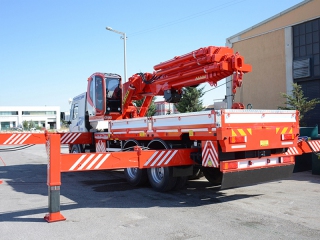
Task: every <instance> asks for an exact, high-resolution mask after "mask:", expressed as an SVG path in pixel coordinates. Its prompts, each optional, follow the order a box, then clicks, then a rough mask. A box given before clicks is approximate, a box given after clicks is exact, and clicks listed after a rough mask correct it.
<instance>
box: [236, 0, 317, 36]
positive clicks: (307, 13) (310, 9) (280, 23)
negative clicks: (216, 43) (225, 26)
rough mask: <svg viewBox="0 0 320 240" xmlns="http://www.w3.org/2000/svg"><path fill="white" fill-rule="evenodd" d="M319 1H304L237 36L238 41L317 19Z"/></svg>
mask: <svg viewBox="0 0 320 240" xmlns="http://www.w3.org/2000/svg"><path fill="white" fill-rule="evenodd" d="M319 9H320V1H319V0H306V1H303V2H301V3H299V4H297V5H295V6H292V7H291V8H289V9H287V10H285V11H283V12H281V13H279V14H277V15H275V16H273V17H271V18H269V19H266V20H265V21H263V22H262V23H259V24H257V25H255V26H252V27H251V28H249V29H247V30H244V31H243V33H242V34H237V36H238V37H240V39H245V38H248V37H254V36H257V35H260V34H263V33H267V32H269V31H274V30H275V29H279V28H284V27H287V26H291V25H295V24H299V23H301V22H305V21H307V20H311V19H314V18H318V17H319V11H320V10H319Z"/></svg>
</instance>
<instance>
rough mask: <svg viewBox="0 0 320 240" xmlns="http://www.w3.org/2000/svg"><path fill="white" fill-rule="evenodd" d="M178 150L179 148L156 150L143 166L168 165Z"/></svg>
mask: <svg viewBox="0 0 320 240" xmlns="http://www.w3.org/2000/svg"><path fill="white" fill-rule="evenodd" d="M177 152H178V150H169V151H155V152H154V153H153V154H152V156H151V157H150V158H149V159H148V161H147V162H146V163H145V164H144V165H143V166H144V167H159V166H166V165H168V164H169V163H170V161H171V160H172V158H173V157H174V156H175V155H176V154H177Z"/></svg>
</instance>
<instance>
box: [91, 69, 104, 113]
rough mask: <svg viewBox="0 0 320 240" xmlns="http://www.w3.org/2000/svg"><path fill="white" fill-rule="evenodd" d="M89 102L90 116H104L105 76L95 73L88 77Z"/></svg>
mask: <svg viewBox="0 0 320 240" xmlns="http://www.w3.org/2000/svg"><path fill="white" fill-rule="evenodd" d="M88 81H89V82H88V89H87V103H88V113H89V117H95V116H97V117H99V116H103V115H104V112H105V94H106V93H105V83H104V76H103V75H101V74H94V75H92V76H91V77H90V78H89V79H88Z"/></svg>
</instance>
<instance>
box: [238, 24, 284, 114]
mask: <svg viewBox="0 0 320 240" xmlns="http://www.w3.org/2000/svg"><path fill="white" fill-rule="evenodd" d="M284 45H285V38H284V30H283V29H281V30H277V31H273V32H270V33H268V34H264V35H260V36H258V37H255V38H250V39H247V40H244V41H240V42H236V43H234V44H233V46H232V48H233V49H234V51H238V52H239V53H240V54H241V55H242V56H244V59H245V62H246V63H249V64H251V65H252V72H250V73H248V74H245V75H244V77H243V85H242V87H241V88H238V89H237V93H236V95H235V102H242V103H243V104H244V105H245V106H247V105H248V104H252V106H253V108H256V109H275V108H278V106H279V103H281V102H283V99H282V97H281V95H280V92H286V91H287V90H286V65H285V50H284Z"/></svg>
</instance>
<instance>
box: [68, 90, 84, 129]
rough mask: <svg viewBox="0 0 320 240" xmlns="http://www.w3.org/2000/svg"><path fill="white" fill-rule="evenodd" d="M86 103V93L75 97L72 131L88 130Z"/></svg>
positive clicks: (71, 110)
mask: <svg viewBox="0 0 320 240" xmlns="http://www.w3.org/2000/svg"><path fill="white" fill-rule="evenodd" d="M85 104H86V94H85V93H83V94H81V95H79V96H77V97H75V98H74V99H73V101H72V104H71V109H70V119H69V131H70V132H86V131H87V130H86V128H85Z"/></svg>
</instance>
